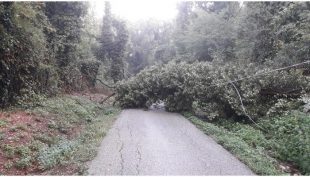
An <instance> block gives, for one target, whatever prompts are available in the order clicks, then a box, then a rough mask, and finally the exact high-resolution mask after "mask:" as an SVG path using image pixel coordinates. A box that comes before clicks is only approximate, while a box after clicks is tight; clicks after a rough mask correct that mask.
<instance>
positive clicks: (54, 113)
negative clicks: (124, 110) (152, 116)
mask: <svg viewBox="0 0 310 177" xmlns="http://www.w3.org/2000/svg"><path fill="white" fill-rule="evenodd" d="M101 96H103V95H101ZM36 103H37V104H38V106H37V107H34V108H28V109H26V110H24V109H22V108H16V107H15V108H12V110H10V111H1V112H0V116H1V117H0V125H1V126H0V132H1V133H0V142H1V145H0V152H1V153H0V157H1V158H0V159H1V160H0V174H1V175H83V174H85V172H86V170H87V165H86V162H87V161H90V160H92V159H93V158H94V157H95V156H96V154H97V148H98V147H99V146H100V144H101V141H102V138H103V137H104V136H105V134H106V133H107V131H108V130H109V128H110V126H111V125H112V124H113V122H114V120H115V119H116V118H117V116H118V114H119V112H120V109H119V108H117V107H115V106H112V105H110V104H108V103H104V104H100V103H98V102H94V101H92V100H90V99H89V97H86V96H82V95H76V96H72V95H62V96H61V97H55V98H49V99H44V98H42V99H41V100H40V101H39V102H36Z"/></svg>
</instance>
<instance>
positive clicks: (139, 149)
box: [136, 141, 142, 175]
mask: <svg viewBox="0 0 310 177" xmlns="http://www.w3.org/2000/svg"><path fill="white" fill-rule="evenodd" d="M137 153H138V163H137V166H136V171H137V175H139V174H140V170H139V165H140V162H141V159H142V158H141V146H140V141H139V142H138V145H137Z"/></svg>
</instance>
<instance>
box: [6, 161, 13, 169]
mask: <svg viewBox="0 0 310 177" xmlns="http://www.w3.org/2000/svg"><path fill="white" fill-rule="evenodd" d="M12 166H13V163H12V162H8V163H5V164H4V168H5V169H7V170H9V169H10V168H12Z"/></svg>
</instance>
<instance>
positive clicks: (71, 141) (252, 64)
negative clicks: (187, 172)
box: [0, 1, 310, 175]
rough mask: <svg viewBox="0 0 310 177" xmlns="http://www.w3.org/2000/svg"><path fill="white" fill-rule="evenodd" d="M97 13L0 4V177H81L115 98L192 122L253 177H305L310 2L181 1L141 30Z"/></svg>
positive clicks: (80, 5)
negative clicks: (159, 107) (285, 176)
mask: <svg viewBox="0 0 310 177" xmlns="http://www.w3.org/2000/svg"><path fill="white" fill-rule="evenodd" d="M163 5H164V4H163ZM95 6H96V4H92V3H91V2H74V1H68V2H64V1H62V2H52V1H51V2H18V1H12V2H9V1H4V2H0V108H1V109H2V110H1V112H0V142H1V144H0V151H1V153H0V157H1V158H0V175H2V174H3V175H7V174H10V175H26V174H50V175H54V174H55V175H56V174H59V175H61V174H70V175H71V174H83V173H84V171H85V167H84V166H83V164H84V162H86V161H87V160H89V159H91V158H93V157H94V155H95V152H94V149H95V148H93V147H94V146H93V145H94V144H96V145H98V143H99V142H100V140H99V139H100V138H101V137H102V136H103V135H104V133H105V132H106V131H107V129H108V127H109V126H110V125H111V123H112V122H113V120H114V119H115V117H116V115H117V114H118V112H119V110H120V109H118V108H116V107H114V106H111V104H112V103H111V102H109V103H108V102H107V100H106V99H108V97H110V96H112V95H115V100H114V101H115V102H114V103H116V104H118V105H119V106H120V108H147V107H149V106H150V105H151V104H152V103H154V102H156V101H157V100H158V99H160V100H163V101H164V102H165V106H166V109H167V110H168V111H176V112H181V111H188V112H191V113H192V114H193V115H195V116H196V117H199V119H197V118H195V117H193V116H192V115H189V114H187V116H189V117H190V120H191V121H192V122H194V123H195V124H197V125H198V126H199V127H200V128H201V129H202V130H203V131H205V132H206V133H207V134H209V135H211V136H213V137H214V138H215V139H217V140H218V142H219V143H221V144H222V145H223V146H224V147H226V148H227V149H229V150H230V151H231V152H232V153H234V154H235V155H236V156H237V157H238V158H239V159H241V160H242V161H244V162H245V163H246V164H248V165H249V166H250V167H251V168H252V169H253V171H255V172H256V173H257V174H264V175H278V174H282V172H283V173H286V172H287V173H292V174H302V175H309V173H310V169H309V167H310V161H309V159H310V157H309V154H310V152H309V149H310V148H309V146H310V138H309V137H310V132H309V112H310V101H309V93H310V85H309V83H310V77H309V76H310V61H309V56H310V50H309V48H310V42H309V41H310V35H309V34H310V30H309V29H310V15H309V14H310V2H298V1H293V2H288V1H287V2H286V1H285V2H276V1H275V2H267V1H266V2H265V1H264V2H250V1H248V2H246V1H245V2H241V1H236V2H232V1H229V2H220V1H181V2H178V3H177V4H176V8H177V10H178V13H177V15H176V17H175V19H174V20H167V21H159V20H154V19H149V20H143V21H139V22H129V21H126V19H122V18H120V17H118V16H117V15H115V14H112V12H113V10H111V9H113V7H111V4H110V2H108V1H106V2H105V3H104V7H102V11H104V15H103V17H100V18H97V16H96V13H95V8H94V7H95ZM139 8H143V7H139ZM280 68H281V69H280ZM93 88H105V89H107V90H109V91H110V93H109V94H105V95H104V96H102V95H100V94H99V95H96V96H95V97H97V96H98V97H104V99H103V100H102V99H100V100H99V101H98V100H97V101H96V100H94V99H93V98H94V97H90V98H85V97H84V96H81V93H83V92H85V91H86V90H90V89H93ZM73 93H79V94H77V95H76V96H74V95H73ZM80 96H81V97H80ZM93 96H94V95H93ZM114 103H113V104H114ZM202 120H203V121H202ZM254 122H256V123H257V124H258V125H259V127H258V126H256V125H255V124H256V123H254ZM211 123H212V124H211ZM295 171H297V172H295Z"/></svg>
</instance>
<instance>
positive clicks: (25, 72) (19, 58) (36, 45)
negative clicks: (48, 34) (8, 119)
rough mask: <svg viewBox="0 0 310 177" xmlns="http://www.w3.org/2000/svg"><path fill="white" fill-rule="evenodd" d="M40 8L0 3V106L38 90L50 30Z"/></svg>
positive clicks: (22, 98)
mask: <svg viewBox="0 0 310 177" xmlns="http://www.w3.org/2000/svg"><path fill="white" fill-rule="evenodd" d="M43 6H44V3H36V2H0V107H5V106H8V105H10V104H11V103H16V102H17V101H22V100H24V99H27V97H28V96H29V95H31V94H32V93H33V92H37V91H38V88H39V87H40V85H39V84H40V83H38V82H36V76H37V74H38V72H39V70H40V68H41V63H43V62H44V61H45V60H46V59H47V55H46V51H47V49H46V40H45V39H46V38H45V35H44V31H48V30H51V27H50V25H49V23H48V20H47V19H46V16H45V15H44V13H43V11H42V8H43ZM27 95H28V96H27Z"/></svg>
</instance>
